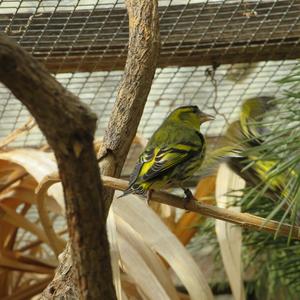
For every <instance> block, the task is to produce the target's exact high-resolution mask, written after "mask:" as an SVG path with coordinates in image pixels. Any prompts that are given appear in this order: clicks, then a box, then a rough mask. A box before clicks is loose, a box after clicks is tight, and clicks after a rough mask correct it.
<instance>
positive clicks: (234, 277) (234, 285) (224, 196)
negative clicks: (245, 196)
mask: <svg viewBox="0 0 300 300" xmlns="http://www.w3.org/2000/svg"><path fill="white" fill-rule="evenodd" d="M244 187H245V181H244V180H243V179H242V178H240V177H239V176H238V175H236V174H235V173H234V172H233V171H231V170H230V169H229V167H228V166H227V165H226V164H221V165H220V167H219V170H218V174H217V181H216V200H217V205H218V206H219V207H222V208H228V209H229V210H233V211H238V212H239V211H240V207H236V206H232V204H233V202H234V199H235V197H236V196H242V193H241V190H242V189H243V188H244ZM234 190H236V191H235V192H232V191H234ZM229 193H230V196H229V195H228V194H229ZM216 234H217V239H218V242H219V245H220V250H221V256H222V260H223V264H224V267H225V271H226V274H227V276H228V279H229V283H230V287H231V290H232V293H233V296H234V299H235V300H243V299H245V291H244V285H243V278H242V261H241V259H242V258H241V251H242V229H241V227H239V226H236V225H233V224H231V223H228V222H224V221H221V220H216Z"/></svg>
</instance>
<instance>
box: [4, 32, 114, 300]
mask: <svg viewBox="0 0 300 300" xmlns="http://www.w3.org/2000/svg"><path fill="white" fill-rule="evenodd" d="M0 66H1V67H0V81H1V82H2V83H4V84H5V85H6V86H7V87H8V88H9V89H10V90H11V91H12V93H13V94H14V95H15V96H16V97H17V98H18V99H19V100H20V101H21V102H22V103H23V104H24V105H25V106H26V107H27V109H28V110H29V111H30V112H31V114H32V115H33V117H34V118H35V120H36V122H37V124H38V126H39V127H40V129H41V130H42V132H43V133H44V135H45V137H46V138H47V141H48V143H49V145H50V146H51V147H52V149H53V151H54V153H55V156H56V160H57V163H58V168H59V172H60V177H61V181H62V184H63V187H64V195H65V202H66V215H67V221H68V229H69V236H70V239H71V244H72V249H73V258H74V262H75V265H76V272H75V273H76V275H77V277H78V278H80V280H78V286H79V290H80V294H81V298H82V299H108V300H110V299H116V296H115V291H114V287H113V283H112V270H111V266H110V255H109V248H108V240H107V235H106V227H105V223H106V222H105V220H106V219H105V217H106V215H105V210H104V201H103V194H102V185H101V181H100V173H99V168H98V164H97V160H96V155H95V152H94V147H93V137H94V132H95V129H96V121H97V118H96V116H95V115H94V113H92V112H91V111H90V109H89V108H88V107H86V106H85V105H84V104H83V103H81V102H80V101H79V99H78V98H77V97H76V96H74V95H73V94H71V93H70V92H68V91H67V90H66V89H65V88H64V87H63V86H62V85H61V84H60V83H59V82H57V81H56V79H55V78H54V77H53V76H51V75H50V74H49V72H48V71H47V70H46V69H45V68H44V67H43V66H42V65H41V64H40V63H39V62H37V61H36V60H35V59H33V58H32V57H31V55H30V54H28V53H27V52H25V51H24V50H23V49H22V48H21V47H19V46H18V45H17V44H16V43H15V42H13V41H12V40H10V39H8V38H7V37H6V36H5V35H2V34H1V35H0ZM87 195H88V197H87ZM54 293H55V291H53V290H52V296H54V295H53V294H54Z"/></svg>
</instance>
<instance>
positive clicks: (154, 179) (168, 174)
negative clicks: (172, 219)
mask: <svg viewBox="0 0 300 300" xmlns="http://www.w3.org/2000/svg"><path fill="white" fill-rule="evenodd" d="M212 119H214V117H212V116H210V115H208V114H205V113H203V112H202V111H201V110H200V109H199V108H198V107H197V106H182V107H179V108H177V109H175V110H174V111H172V112H171V113H170V115H169V116H168V117H167V118H166V119H165V120H164V122H163V123H162V124H161V126H160V127H159V128H158V129H157V130H156V131H155V132H154V134H153V135H152V137H151V138H150V140H149V142H148V144H147V146H146V148H145V150H144V151H143V153H142V154H141V155H140V157H139V159H138V161H137V163H136V166H135V168H134V171H133V173H132V174H131V176H130V180H129V186H128V189H127V190H125V192H124V194H123V196H124V195H127V194H129V193H134V194H139V195H143V196H146V195H147V198H148V200H149V197H150V195H149V194H150V192H151V190H153V189H158V190H160V189H164V188H169V187H181V188H182V189H183V190H184V193H185V195H186V201H188V200H189V199H190V197H191V192H190V190H189V189H187V188H185V187H184V184H185V181H186V180H187V179H189V178H190V177H191V176H192V175H193V174H194V173H195V171H196V170H197V169H198V168H199V167H200V166H201V164H202V161H203V159H204V155H205V148H206V143H205V139H204V136H203V135H202V134H201V133H200V125H201V124H202V123H204V122H206V121H209V120H212Z"/></svg>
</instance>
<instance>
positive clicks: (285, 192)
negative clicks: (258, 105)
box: [194, 65, 300, 300]
mask: <svg viewBox="0 0 300 300" xmlns="http://www.w3.org/2000/svg"><path fill="white" fill-rule="evenodd" d="M278 84H280V85H282V88H283V89H284V92H283V96H282V97H281V98H280V99H276V100H273V104H274V105H273V108H272V110H270V111H268V112H267V113H266V117H265V118H264V119H263V120H257V121H256V122H255V121H254V123H253V124H251V126H260V127H262V128H264V130H262V131H260V136H259V140H261V141H263V142H262V143H260V144H259V145H256V146H252V147H244V148H243V152H242V155H243V156H244V157H246V158H247V159H246V161H243V163H244V168H243V172H245V173H244V174H246V175H247V176H248V179H249V180H247V179H246V181H247V183H248V185H247V188H246V189H245V190H244V196H243V197H242V199H237V201H238V202H239V203H240V204H241V207H242V210H243V211H244V212H249V213H252V214H254V215H257V216H261V217H264V218H267V219H274V220H277V221H279V222H280V223H283V222H286V223H290V224H300V209H299V208H300V176H299V174H300V65H298V66H297V67H296V68H295V69H294V71H293V73H292V74H291V75H290V76H287V77H286V78H283V79H282V80H280V81H279V82H278ZM256 138H257V137H256ZM244 145H245V143H244V144H243V146H244ZM258 163H262V164H267V165H268V168H266V169H268V170H267V172H266V173H265V174H264V177H260V180H259V181H257V180H256V181H255V180H253V176H252V175H253V174H254V173H251V172H250V171H251V168H252V170H253V168H254V167H257V165H258ZM247 170H248V171H249V172H248V173H247ZM247 176H245V177H246V178H247ZM251 176H252V177H251ZM245 177H244V176H243V178H245ZM262 178H263V179H262ZM203 230H205V234H206V235H207V237H208V238H206V239H203V234H201V237H200V236H199V237H198V238H196V239H195V240H194V244H198V243H199V244H201V243H202V244H204V245H205V242H206V241H207V240H209V241H210V242H211V243H212V245H214V253H215V254H216V257H219V254H218V250H217V249H218V246H217V241H216V237H215V233H214V228H213V226H212V225H211V223H209V224H208V225H207V226H205V229H203V228H202V229H201V231H202V232H203ZM218 262H220V260H219V259H217V260H216V263H218ZM243 263H244V266H245V270H244V272H245V274H246V275H247V276H246V277H249V278H250V279H249V278H248V279H246V288H247V291H248V293H249V294H255V298H256V299H264V300H278V299H285V300H296V299H299V295H300V241H296V240H291V239H289V238H284V237H277V236H276V235H275V236H272V235H268V234H265V233H260V232H254V231H250V230H244V231H243ZM249 299H250V298H249ZM251 299H252V298H251Z"/></svg>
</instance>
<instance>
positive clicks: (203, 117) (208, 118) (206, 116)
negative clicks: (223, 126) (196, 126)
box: [200, 112, 215, 123]
mask: <svg viewBox="0 0 300 300" xmlns="http://www.w3.org/2000/svg"><path fill="white" fill-rule="evenodd" d="M214 119H215V117H214V116H212V115H209V114H205V113H203V112H201V114H200V121H201V123H204V122H207V121H211V120H214Z"/></svg>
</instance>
